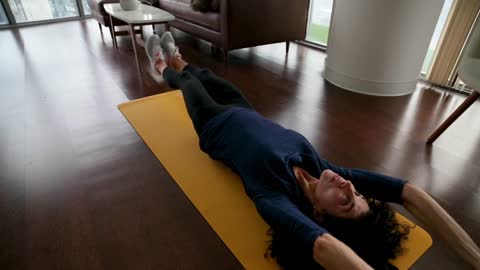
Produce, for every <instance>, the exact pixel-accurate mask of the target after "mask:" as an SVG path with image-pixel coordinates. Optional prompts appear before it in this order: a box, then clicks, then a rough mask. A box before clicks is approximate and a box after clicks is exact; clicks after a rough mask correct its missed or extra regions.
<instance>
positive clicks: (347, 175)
mask: <svg viewBox="0 0 480 270" xmlns="http://www.w3.org/2000/svg"><path fill="white" fill-rule="evenodd" d="M146 49H147V54H148V56H149V58H150V61H151V63H152V67H153V69H154V71H155V72H157V76H163V78H164V80H165V81H166V82H167V83H168V84H169V86H170V87H171V88H174V89H175V88H179V89H181V91H182V93H183V97H184V100H185V104H186V107H187V111H188V114H189V116H190V118H191V120H192V123H193V126H194V128H195V131H196V132H197V134H198V136H199V139H200V148H201V149H202V151H204V152H205V153H207V154H208V155H209V156H210V157H211V158H212V159H215V160H220V161H222V162H223V163H225V164H226V165H227V166H229V167H230V168H231V169H232V170H233V171H234V172H236V173H237V174H238V175H239V176H240V177H241V179H242V183H243V186H244V188H245V191H246V193H247V195H248V196H249V197H250V199H251V200H252V201H253V202H254V203H255V206H256V208H257V211H258V213H259V214H260V215H261V216H262V218H263V219H264V220H265V221H266V222H267V223H268V224H269V225H270V227H271V229H270V231H269V233H270V234H271V235H272V241H271V244H270V247H269V250H268V252H267V254H268V255H270V256H272V257H274V258H275V259H276V260H277V262H278V263H279V264H280V265H281V266H282V267H283V268H284V269H322V267H323V268H325V269H372V268H375V269H394V267H393V266H391V265H389V263H388V261H389V260H390V259H393V258H395V257H396V256H398V255H400V253H401V251H402V250H401V248H400V242H401V241H402V240H403V239H405V238H406V237H408V232H409V228H408V227H407V226H406V225H402V224H399V223H398V222H397V220H396V219H395V216H394V212H393V210H392V209H391V208H390V206H389V205H388V204H386V203H387V202H389V203H398V204H402V205H403V206H404V207H405V208H406V209H407V210H408V211H409V212H410V213H412V214H413V215H414V216H415V217H417V218H418V219H419V220H421V221H422V222H424V223H425V224H426V225H428V226H429V227H431V228H432V229H433V230H435V231H436V232H437V233H439V235H441V236H442V237H443V238H444V240H445V241H446V243H447V244H448V245H449V246H450V247H451V248H452V249H453V250H455V251H456V252H457V254H458V255H459V256H461V257H462V258H463V259H464V260H466V261H467V262H468V263H469V264H470V265H472V266H473V267H474V269H478V270H480V251H479V248H478V246H477V245H476V244H475V243H474V242H473V241H472V239H471V238H470V237H469V236H468V235H467V234H466V233H465V231H464V230H462V228H460V226H459V225H458V224H457V223H456V222H455V221H454V220H453V219H452V218H451V217H450V216H449V215H448V214H447V213H446V212H445V210H444V209H442V208H441V207H440V206H439V205H438V204H437V203H436V202H435V201H434V200H433V199H432V198H431V197H430V196H429V195H428V194H427V193H425V192H424V191H422V190H420V189H419V188H417V187H415V186H413V185H412V184H410V183H407V182H406V181H404V180H401V179H397V178H393V177H389V176H385V175H381V174H377V173H374V172H369V171H365V170H358V169H347V168H342V167H338V166H335V165H334V164H332V163H330V162H328V161H327V160H325V159H322V158H321V157H320V156H319V154H318V153H317V152H316V151H315V149H314V148H313V146H312V145H311V144H310V143H309V142H308V141H307V139H306V138H305V137H304V136H302V135H301V134H299V133H297V132H295V131H293V130H289V129H285V128H283V127H282V126H280V125H278V124H276V123H274V122H272V121H270V120H268V119H266V118H264V117H262V116H261V115H260V114H258V113H257V112H256V111H255V110H254V109H253V107H252V106H251V105H250V103H249V102H248V101H247V100H246V99H245V97H244V95H243V94H242V93H241V91H240V90H239V89H238V88H237V87H235V86H234V85H233V84H231V83H230V82H228V81H226V80H224V79H221V78H219V77H217V76H216V75H215V74H213V73H212V72H211V71H210V70H207V69H199V68H196V67H194V66H192V65H189V64H187V63H186V62H185V61H184V60H183V59H182V57H181V55H180V54H179V52H178V48H176V47H175V42H174V40H173V38H172V36H171V34H170V32H166V33H164V34H163V35H162V37H161V38H160V37H159V36H157V35H154V36H151V37H150V38H149V39H148V40H147V43H146Z"/></svg>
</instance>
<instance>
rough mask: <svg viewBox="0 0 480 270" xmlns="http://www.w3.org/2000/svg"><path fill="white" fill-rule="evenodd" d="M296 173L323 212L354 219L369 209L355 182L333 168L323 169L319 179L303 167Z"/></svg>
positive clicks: (319, 209) (311, 198) (315, 204)
mask: <svg viewBox="0 0 480 270" xmlns="http://www.w3.org/2000/svg"><path fill="white" fill-rule="evenodd" d="M296 175H297V180H299V181H300V184H302V185H303V187H302V189H303V191H304V193H306V194H305V195H306V196H307V197H309V199H310V200H311V202H312V203H313V205H314V206H315V208H316V209H317V211H319V212H320V213H321V214H322V213H326V214H329V215H332V216H335V217H339V218H352V219H354V218H359V217H361V216H363V215H364V214H366V213H367V212H368V210H369V207H368V204H367V202H366V200H365V198H364V197H363V196H362V195H360V194H359V193H358V192H357V191H356V190H355V187H354V186H353V184H352V183H351V182H350V181H348V180H345V179H343V178H342V177H341V176H340V175H338V174H336V173H335V172H333V171H332V170H325V171H323V172H322V174H321V175H320V177H319V178H318V179H317V178H314V177H313V176H311V175H310V174H308V172H307V171H305V170H303V169H299V170H298V171H297V172H296ZM308 193H309V194H308Z"/></svg>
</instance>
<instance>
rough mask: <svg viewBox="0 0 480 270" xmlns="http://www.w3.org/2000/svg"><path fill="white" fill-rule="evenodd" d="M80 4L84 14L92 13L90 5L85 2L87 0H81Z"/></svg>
mask: <svg viewBox="0 0 480 270" xmlns="http://www.w3.org/2000/svg"><path fill="white" fill-rule="evenodd" d="M82 6H83V12H84V13H85V15H90V14H92V11H91V10H90V7H89V6H88V4H87V0H82Z"/></svg>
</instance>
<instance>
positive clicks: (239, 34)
mask: <svg viewBox="0 0 480 270" xmlns="http://www.w3.org/2000/svg"><path fill="white" fill-rule="evenodd" d="M308 6H309V0H241V1H239V0H221V2H220V12H221V31H222V35H223V38H224V44H225V46H226V48H227V49H228V50H231V49H237V48H245V47H251V46H257V45H263V44H270V43H275V42H282V41H291V40H303V39H305V36H306V33H307V20H308Z"/></svg>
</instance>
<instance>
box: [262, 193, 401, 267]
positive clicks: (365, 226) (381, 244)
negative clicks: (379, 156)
mask: <svg viewBox="0 0 480 270" xmlns="http://www.w3.org/2000/svg"><path fill="white" fill-rule="evenodd" d="M367 202H368V205H369V207H370V211H369V212H368V213H367V214H366V215H365V216H363V217H362V218H360V219H342V218H336V217H333V216H330V215H325V216H323V222H322V223H321V224H320V225H321V226H322V227H323V228H325V229H326V230H327V231H328V232H329V233H330V234H332V235H333V236H335V237H336V238H337V239H338V240H340V241H342V242H343V243H345V244H346V245H347V246H349V247H350V248H351V249H352V250H353V251H355V253H356V254H357V255H358V256H360V257H361V258H362V259H363V260H364V261H366V262H367V263H368V264H369V265H370V266H372V267H373V268H374V269H397V268H396V267H394V266H393V265H391V264H390V263H389V260H391V259H394V258H396V257H397V256H398V255H401V254H402V252H403V249H402V247H401V246H400V242H401V241H402V240H405V239H407V235H408V234H409V233H410V227H409V226H408V225H406V224H400V223H399V222H398V221H397V219H396V218H395V212H394V211H393V210H392V208H391V207H390V206H389V205H388V204H386V203H383V202H379V201H376V200H373V199H368V200H367ZM267 234H268V235H269V236H271V238H272V239H271V241H269V243H268V248H267V251H266V253H265V257H271V258H274V259H275V260H276V261H277V263H278V264H279V265H280V266H281V267H282V269H284V270H291V269H300V270H310V269H312V270H313V269H323V268H322V267H321V266H320V265H319V264H318V263H316V262H315V261H314V259H313V257H312V251H311V250H303V249H301V248H298V244H296V243H298V241H295V239H292V237H291V236H290V235H287V234H285V233H281V232H280V231H275V230H274V229H273V228H270V229H269V230H268V232H267Z"/></svg>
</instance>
